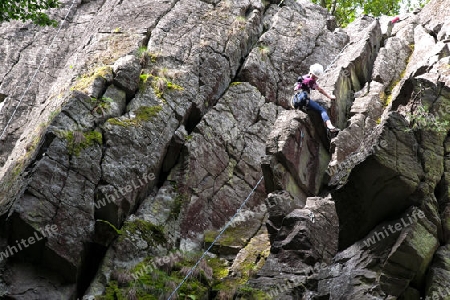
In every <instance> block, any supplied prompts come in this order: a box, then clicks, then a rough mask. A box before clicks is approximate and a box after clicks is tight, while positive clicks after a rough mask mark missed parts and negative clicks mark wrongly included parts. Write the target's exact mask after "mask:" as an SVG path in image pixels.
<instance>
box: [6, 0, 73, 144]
mask: <svg viewBox="0 0 450 300" xmlns="http://www.w3.org/2000/svg"><path fill="white" fill-rule="evenodd" d="M75 2H77V1H76V0H73V1H72V5H71V6H70V7H69V10H68V11H67V14H66V16H65V17H64V20H63V21H62V22H61V25H59V28H58V31H57V32H56V34H55V36H54V37H53V39H52V42H51V43H50V45H49V46H48V48H47V52H48V51H49V49H51V48H52V46H53V43H54V42H55V39H56V37H57V36H58V34H59V32H60V31H61V29H62V27H63V25H64V23H65V22H66V19H67V17H68V16H69V14H70V12H71V11H72V7H73V6H74V4H75ZM46 59H47V53H45V55H44V57H43V58H42V59H41V61H40V63H39V65H38V68H37V69H36V71H35V72H34V74H33V77H32V78H31V80H30V81H29V82H28V86H27V87H26V89H25V90H24V91H23V93H22V96H21V97H20V100H19V102H18V103H17V105H16V107H15V109H14V111H13V113H12V115H11V117H10V118H9V120H8V122H7V123H6V125H5V128H4V129H3V132H2V134H0V140H1V138H2V137H3V135H4V134H5V132H6V129H8V127H9V125H10V124H11V122H12V120H13V118H14V116H15V114H16V112H17V109H18V108H19V106H20V105H21V104H22V101H23V98H24V97H25V95H26V94H27V92H28V90H29V89H30V86H31V84H32V83H33V81H34V80H35V79H36V75H37V73H38V72H39V70H40V68H41V66H42V64H43V62H44V61H45V60H46Z"/></svg>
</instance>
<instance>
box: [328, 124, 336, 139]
mask: <svg viewBox="0 0 450 300" xmlns="http://www.w3.org/2000/svg"><path fill="white" fill-rule="evenodd" d="M338 133H339V128H336V127H335V128H327V136H328V139H330V140H331V139H332V138H335V137H336V136H337V135H338Z"/></svg>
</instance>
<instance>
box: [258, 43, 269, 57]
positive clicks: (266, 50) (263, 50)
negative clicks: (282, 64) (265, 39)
mask: <svg viewBox="0 0 450 300" xmlns="http://www.w3.org/2000/svg"><path fill="white" fill-rule="evenodd" d="M258 50H259V52H260V53H261V55H262V56H263V57H264V56H267V55H268V54H269V53H270V49H269V47H267V46H265V45H259V46H258Z"/></svg>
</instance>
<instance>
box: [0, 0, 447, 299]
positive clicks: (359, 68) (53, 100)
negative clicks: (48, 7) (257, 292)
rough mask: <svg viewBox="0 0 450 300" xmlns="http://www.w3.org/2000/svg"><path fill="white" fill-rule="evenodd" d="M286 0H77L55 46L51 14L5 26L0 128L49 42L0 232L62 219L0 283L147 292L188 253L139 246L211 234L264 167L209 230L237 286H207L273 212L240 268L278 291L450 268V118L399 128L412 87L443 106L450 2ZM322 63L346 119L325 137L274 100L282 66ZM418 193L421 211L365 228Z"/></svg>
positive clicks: (17, 134)
mask: <svg viewBox="0 0 450 300" xmlns="http://www.w3.org/2000/svg"><path fill="white" fill-rule="evenodd" d="M63 2H64V1H63ZM64 4H65V6H63V7H62V9H61V10H55V11H54V12H53V13H54V14H55V16H57V17H58V18H61V17H63V16H64V15H65V13H67V12H68V9H69V7H70V6H69V5H70V4H71V2H69V1H67V2H64ZM278 4H281V1H259V0H245V1H242V0H231V1H215V0H214V1H192V0H179V1H162V2H161V1H151V0H146V1H140V2H139V3H137V2H136V1H110V0H107V1H103V2H101V3H100V2H97V1H82V2H81V3H76V4H75V6H73V7H71V9H72V11H71V12H69V19H70V22H67V23H66V24H65V25H64V28H63V29H62V32H61V36H60V38H58V39H57V40H56V43H54V44H53V46H52V47H50V51H47V52H48V53H47V52H46V51H45V50H46V48H45V47H46V46H47V45H50V41H51V37H52V34H53V33H56V32H55V30H54V29H51V28H47V29H38V28H36V27H34V26H32V25H29V24H25V25H20V24H18V23H11V24H8V25H5V24H2V25H1V26H0V34H2V37H3V40H4V41H5V43H3V44H2V45H1V46H0V53H1V54H3V53H4V54H5V55H0V67H1V68H0V69H2V71H1V72H0V93H1V94H0V98H1V99H3V98H4V97H3V96H2V95H7V96H9V97H8V98H7V99H6V100H5V101H4V102H3V103H4V105H3V108H1V109H2V116H1V117H0V124H3V126H4V125H5V124H6V123H7V122H8V118H9V117H10V116H11V114H12V111H13V110H14V109H15V104H17V103H18V101H19V99H20V97H21V93H22V92H23V91H25V90H26V89H25V87H26V86H24V83H23V82H24V81H27V80H25V79H27V78H30V77H31V75H32V74H33V72H34V71H35V69H36V67H37V65H38V64H39V63H40V62H41V59H42V58H44V56H45V57H46V61H45V64H44V65H43V66H42V69H41V71H39V72H38V73H37V75H36V80H35V82H34V83H33V84H32V85H31V86H30V89H28V90H27V91H26V93H25V97H24V101H23V103H22V105H21V106H20V107H19V109H18V111H17V116H15V118H14V120H13V122H12V123H11V126H10V127H8V129H7V133H6V136H4V137H2V140H3V142H4V143H3V144H2V146H1V147H2V148H1V150H0V165H4V166H3V168H2V170H1V171H0V174H1V175H0V177H2V180H4V181H2V184H1V187H0V203H1V204H2V205H1V206H0V211H1V212H2V213H3V215H4V218H1V220H2V227H4V228H2V231H1V232H2V235H3V236H2V239H1V240H0V241H1V243H0V244H1V245H2V249H0V250H3V249H4V248H5V247H7V246H8V245H7V243H8V242H10V241H16V240H21V239H22V238H23V239H27V238H28V237H29V236H30V235H32V234H33V233H34V232H35V231H37V230H41V228H42V227H44V228H45V226H46V225H47V226H49V225H56V226H57V227H58V232H57V233H56V234H54V235H52V236H48V237H47V238H46V239H43V240H41V241H40V242H39V243H36V244H35V245H32V246H30V247H29V249H25V250H23V252H21V253H16V254H14V255H13V257H12V258H11V259H5V260H4V261H2V265H1V267H2V270H4V272H2V274H3V275H2V276H1V279H0V294H1V295H7V294H8V293H9V294H10V295H11V297H16V298H20V297H22V298H30V299H32V298H33V297H35V298H37V299H47V298H61V297H62V298H65V299H76V298H77V297H78V298H80V297H81V296H82V293H84V294H85V295H86V296H87V295H102V294H105V293H108V294H111V293H113V294H116V295H115V296H114V297H117V298H121V296H123V297H130V298H133V297H137V294H139V293H143V292H144V291H146V294H149V293H150V294H152V295H153V294H155V292H154V291H153V290H151V292H148V290H146V289H148V288H149V287H148V286H147V287H145V284H147V285H148V284H149V282H150V281H149V278H150V277H149V274H152V276H153V275H154V274H156V273H158V274H161V273H159V271H161V272H163V271H164V270H166V271H169V272H170V271H173V272H175V273H177V272H180V273H183V272H185V271H186V269H187V267H188V266H191V265H194V262H192V261H189V262H188V263H186V261H184V263H185V265H183V270H174V269H173V268H172V267H173V266H176V265H177V263H178V262H179V261H180V259H181V258H180V257H179V256H178V255H176V257H174V259H169V262H168V263H162V264H159V263H156V264H157V265H158V266H157V268H158V272H151V271H150V270H153V271H156V270H155V269H154V267H151V269H148V268H147V266H148V264H149V262H152V260H153V259H154V258H155V257H159V258H158V262H160V261H161V259H162V258H161V256H166V255H168V254H169V251H171V250H176V249H179V248H181V249H184V250H203V249H205V247H206V246H208V245H209V243H210V242H211V241H210V240H208V239H207V238H206V239H205V231H206V230H212V231H213V232H219V230H220V229H221V228H223V226H224V225H225V224H227V222H228V221H230V218H231V217H232V216H234V214H235V213H236V210H237V208H239V207H240V205H241V203H242V201H244V200H245V199H246V197H247V196H249V195H250V193H251V192H252V189H253V188H254V187H255V185H256V184H257V183H258V182H260V184H259V185H258V188H257V189H256V190H255V193H254V194H253V195H251V197H250V198H249V199H248V202H247V203H246V206H245V207H244V208H243V209H242V210H241V211H240V213H239V214H238V215H236V218H235V219H233V220H232V223H233V229H236V230H231V231H230V232H228V234H227V233H226V232H225V235H224V236H223V237H222V238H221V239H219V240H218V241H217V244H216V245H214V246H213V247H212V248H211V249H212V251H213V252H216V253H218V254H219V256H220V255H222V256H223V257H225V258H227V259H228V260H229V265H227V266H231V269H232V272H228V274H229V275H224V276H225V277H226V281H227V282H228V283H233V284H235V285H230V286H226V287H225V288H223V286H222V290H220V291H217V286H220V285H215V287H214V289H215V290H214V291H213V292H214V293H216V292H217V295H219V294H220V296H221V297H222V296H223V297H225V296H230V295H228V294H230V293H231V294H232V290H233V289H234V288H236V286H237V284H238V283H241V282H243V281H245V280H247V278H248V276H252V274H251V273H252V272H251V271H250V270H249V267H248V265H247V264H248V263H254V264H255V265H257V267H258V268H259V267H261V265H262V264H263V262H264V261H265V258H266V255H267V251H266V250H264V245H266V246H267V236H266V235H265V233H263V231H264V230H261V226H262V225H263V222H264V220H265V216H267V211H268V212H269V213H268V217H269V219H268V221H267V226H266V227H267V230H268V232H269V234H270V241H271V242H272V250H273V251H272V253H271V254H270V255H269V257H268V258H267V261H266V263H265V265H264V267H263V268H262V270H261V271H260V272H259V274H258V276H260V277H259V278H253V279H252V280H251V281H250V283H251V286H254V287H261V285H264V287H261V288H262V289H263V290H264V291H266V292H267V293H268V294H269V295H272V296H273V297H274V298H276V299H298V298H301V297H303V298H305V297H306V298H310V299H347V298H348V299H367V298H369V297H370V298H371V299H375V298H377V299H378V298H379V299H396V298H398V299H414V300H416V299H419V297H420V296H424V295H432V294H433V292H436V291H438V290H439V288H440V287H444V286H445V284H444V283H443V282H445V280H447V279H446V278H447V277H446V276H447V274H446V272H447V266H446V265H445V264H444V263H442V261H443V259H442V257H444V256H445V253H446V252H445V251H446V250H442V248H441V250H440V251H441V252H442V253H443V254H442V255H441V252H438V254H437V255H435V260H434V262H432V259H433V254H434V253H435V251H436V249H437V248H438V246H439V244H443V245H445V244H447V242H448V241H447V240H448V232H449V228H448V222H449V221H448V220H449V218H448V214H449V213H448V211H449V208H448V207H449V205H448V191H447V189H448V178H447V177H448V174H446V173H448V168H447V167H446V166H445V165H446V160H445V157H444V156H445V155H447V154H448V153H447V152H448V151H447V150H448V145H446V143H445V139H446V130H447V129H445V130H444V132H442V133H438V132H434V131H433V130H430V128H419V129H417V128H415V129H414V130H413V131H411V130H409V129H410V127H411V126H412V124H413V121H412V119H411V113H413V112H415V111H416V108H417V106H418V105H419V104H423V105H425V106H427V108H428V109H429V112H430V113H431V114H433V115H434V116H436V117H439V119H440V120H444V121H445V120H448V119H449V117H448V113H447V109H446V107H447V106H449V105H450V103H449V99H450V90H449V83H450V79H449V78H450V77H449V72H448V64H449V54H450V49H449V47H448V42H449V41H448V39H447V37H448V32H447V31H448V29H447V27H448V20H447V19H448V15H449V14H448V7H447V6H445V7H443V8H442V9H441V8H439V5H441V6H443V0H433V1H432V2H431V3H430V4H429V5H428V6H427V7H426V8H425V9H424V10H423V11H422V12H421V13H417V14H414V15H412V14H408V15H407V16H406V17H402V18H401V20H400V21H399V22H397V23H395V24H391V23H389V20H388V17H382V18H381V19H374V18H371V17H368V16H365V17H362V18H359V19H358V20H357V21H356V22H355V23H353V24H351V25H349V27H348V28H347V29H336V30H335V28H334V27H335V25H334V20H333V19H330V18H328V16H327V12H326V11H325V10H324V9H323V8H320V7H318V6H315V5H313V4H311V3H310V2H309V1H306V0H304V1H303V0H302V1H290V0H289V1H283V4H282V5H278ZM433 11H434V12H436V11H439V12H442V14H439V15H438V16H434V15H433ZM129 16H135V17H134V18H132V20H130V17H129ZM332 30H333V31H332ZM11 41H14V47H10V46H11V45H12V42H11ZM344 45H348V46H347V47H346V48H345V49H343V46H344ZM141 46H147V49H144V47H141ZM410 46H411V47H410ZM412 46H414V47H412ZM138 48H139V49H138ZM342 49H343V52H342V54H341V55H340V56H339V57H336V55H337V54H338V53H339V52H340V51H341V50H342ZM412 50H413V51H412ZM411 51H412V55H411V56H410V53H411ZM408 57H409V60H408ZM50 58H51V59H50ZM119 58H120V59H119ZM335 58H336V61H335V63H334V64H333V65H329V64H330V63H331V61H333V60H334V59H335ZM118 59H119V60H118ZM315 62H319V63H321V64H323V65H324V66H325V67H328V68H327V72H326V73H325V75H324V76H323V77H322V78H320V80H319V84H320V85H321V86H322V87H324V89H325V90H326V91H327V92H328V93H329V94H335V95H336V96H337V101H336V103H332V104H333V105H331V110H330V116H331V118H332V121H333V123H335V124H337V125H338V126H339V127H340V128H341V129H344V128H345V127H346V128H345V129H344V130H343V131H341V133H340V134H339V135H338V137H337V138H335V139H334V140H333V141H332V142H331V147H329V146H330V143H329V141H328V140H327V139H326V136H325V130H324V128H323V124H322V121H321V120H320V117H319V116H318V115H317V114H315V113H314V112H310V113H308V115H306V114H303V113H301V112H295V111H290V112H286V111H283V106H284V107H287V106H286V104H287V101H288V100H289V99H290V96H291V95H292V82H293V81H294V80H295V79H296V78H297V76H298V75H300V74H304V73H306V72H307V71H308V67H309V65H310V64H312V63H315ZM406 64H407V66H406ZM404 70H405V71H404ZM402 75H404V76H403V78H401V77H402ZM76 77H77V79H75V78H76ZM28 82H29V81H27V82H26V83H28ZM37 83H39V84H37ZM383 93H384V96H383ZM312 98H313V99H315V100H316V99H317V100H318V101H319V102H320V103H321V104H322V105H324V106H325V107H327V108H328V107H330V103H329V101H324V100H323V99H322V98H323V97H321V96H320V95H319V94H318V93H316V92H314V93H313V94H312ZM391 99H392V102H391ZM63 103H64V105H63V106H62V104H63ZM61 106H62V108H61V113H58V112H59V108H60V107H61ZM55 116H56V117H55ZM54 117H55V118H54ZM16 118H17V119H16ZM277 118H278V120H277ZM49 124H50V126H49V127H48V125H49ZM274 124H275V125H274ZM422 125H423V124H422ZM422 125H421V126H422ZM47 127H48V129H47ZM422 127H424V126H422ZM266 142H267V143H266ZM265 143H266V153H264V145H265ZM365 150H366V151H365ZM264 154H265V155H266V156H264ZM330 155H331V157H332V158H333V160H334V161H335V162H337V163H339V164H340V165H341V167H342V168H341V169H339V170H338V172H336V173H335V174H334V172H328V174H325V171H326V166H327V164H328V162H329V160H330ZM7 156H8V157H7ZM260 166H261V167H260ZM331 166H333V165H331ZM261 169H262V170H261ZM330 169H331V168H330ZM330 169H329V170H330ZM6 170H9V172H8V173H7V174H6V176H3V174H5V172H6ZM261 171H262V172H261ZM261 173H263V174H264V178H262V177H261V175H262V174H261ZM327 177H330V183H331V184H330V185H329V186H327V185H326V184H325V183H326V182H327V180H328V178H327ZM260 179H261V181H259V180H260ZM4 183H5V184H4ZM264 189H265V190H264ZM283 191H286V192H283ZM269 192H273V193H272V194H271V195H270V196H269V197H267V199H266V205H265V206H262V205H264V204H263V199H264V198H265V197H266V194H267V193H269ZM329 193H331V194H332V195H333V199H332V200H331V199H326V200H323V199H322V198H321V196H322V197H323V196H325V195H328V194H329ZM309 196H317V197H309ZM308 197H309V198H308ZM332 201H336V202H335V203H333V202H332ZM275 202H276V204H275V205H276V206H275V207H274V206H273V205H272V204H273V203H275ZM271 205H272V207H271ZM305 205H306V206H305ZM334 205H336V210H337V215H336V212H335V210H334ZM412 205H415V206H417V207H419V208H420V212H423V213H424V214H425V217H423V218H420V220H418V221H414V222H411V224H410V225H407V226H406V225H404V226H402V228H400V229H401V230H397V229H396V231H395V234H394V233H392V232H391V233H392V234H389V236H386V237H384V238H382V239H381V238H380V239H379V240H378V241H377V240H373V238H374V236H376V237H379V236H381V233H384V234H385V235H387V231H388V230H390V229H389V228H390V227H389V226H394V228H395V226H396V224H397V223H399V222H401V221H402V218H409V216H412V215H411V214H412V212H413V211H416V210H417V209H416V208H414V209H413V208H411V206H412ZM269 208H270V209H269ZM417 211H419V210H417ZM408 214H409V215H408ZM338 220H339V224H340V228H339V230H338V228H337V224H338ZM238 223H239V224H238ZM235 224H238V226H234V225H235ZM400 224H403V223H400ZM403 227H404V228H403ZM338 236H339V239H338ZM209 237H210V236H209ZM230 239H231V242H230ZM370 241H375V242H374V243H371V242H370ZM255 244H258V245H257V247H254V249H253V246H255ZM10 245H14V244H10ZM221 246H222V248H220V247H221ZM260 246H261V247H260ZM337 249H340V250H342V252H340V253H338V254H336V251H337ZM224 252H226V253H224ZM235 253H239V254H238V257H237V259H235V260H234V258H235ZM181 256H183V259H184V258H185V255H181ZM186 256H187V255H186ZM208 256H209V255H208ZM223 257H222V258H223ZM162 260H164V259H162ZM232 260H234V262H231V261H232ZM411 261H414V264H413V265H412V264H411ZM325 262H326V264H329V265H326V264H325ZM320 263H323V265H321V264H320ZM25 264H26V267H24V265H25ZM317 264H319V266H318V267H317V268H316V266H317ZM42 265H45V267H46V269H47V270H45V278H46V279H45V280H41V279H39V278H38V274H37V273H38V272H37V271H38V270H40V269H41V267H42ZM430 265H432V267H431V268H429V266H430ZM142 266H144V267H145V269H144V271H145V272H147V273H145V272H144V273H140V272H139V273H140V275H139V276H137V275H136V273H137V271H138V270H139V268H141V267H142ZM199 267H201V268H203V267H205V264H204V262H202V263H201V264H200V265H199ZM176 268H178V266H177V267H176ZM205 270H206V271H205ZM227 270H228V269H227V268H225V270H222V271H221V272H222V274H225V273H227ZM203 272H204V275H205V277H204V278H203V279H206V282H208V283H207V285H208V287H207V288H206V287H205V289H206V290H208V289H209V287H210V286H211V285H209V279H208V278H207V277H208V276H211V275H208V274H210V273H209V270H208V269H203ZM95 273H96V275H95ZM428 274H432V278H431V279H430V278H428ZM133 275H136V276H133ZM178 275H179V273H178ZM225 277H224V278H225ZM92 278H94V279H93V280H91V279H92ZM136 278H139V280H137V281H133V280H134V279H136ZM153 279H156V278H154V277H151V280H153ZM179 279H180V278H177V280H179ZM177 280H175V281H177ZM91 281H92V282H91ZM175 281H173V280H172V279H171V280H166V282H164V285H165V288H166V289H167V290H169V289H172V288H174V287H173V284H174V282H175ZM143 282H145V284H144V286H141V283H143ZM155 282H156V280H155ZM33 283H35V284H36V286H38V288H35V289H34V290H33V292H32V291H31V290H30V287H31V286H32V285H33ZM116 284H117V286H118V288H115V285H116ZM155 284H156V283H155ZM158 284H159V283H158ZM89 285H90V286H89ZM88 286H89V288H88ZM150 288H151V287H150ZM86 289H87V290H86ZM85 290H86V292H84V291H85ZM228 290H229V291H228ZM34 292H35V293H34ZM227 292H229V293H227ZM245 292H246V291H245V289H243V290H240V291H239V292H238V294H239V293H241V294H244V293H245ZM133 293H134V294H133ZM167 293H169V291H165V293H163V294H161V295H157V296H160V297H161V298H168V294H167ZM205 293H208V292H205ZM120 294H122V295H120ZM201 294H202V293H200V292H199V294H198V295H196V296H199V297H201ZM202 295H204V293H203V294H202ZM247 296H248V295H245V296H243V297H247ZM230 297H231V296H230Z"/></svg>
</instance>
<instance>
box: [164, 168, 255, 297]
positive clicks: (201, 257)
mask: <svg viewBox="0 0 450 300" xmlns="http://www.w3.org/2000/svg"><path fill="white" fill-rule="evenodd" d="M263 178H264V176H261V178H260V179H259V181H258V182H257V183H256V185H255V187H254V188H253V190H252V191H251V192H250V194H248V196H247V198H246V199H245V200H244V202H242V204H241V206H240V207H239V209H238V210H237V211H236V213H235V214H234V215H233V217H232V218H231V220H230V221H229V222H228V223H227V225H225V227H224V228H223V229H222V230H221V231H220V232H219V235H218V236H217V237H216V238H215V239H214V241H213V242H212V243H211V245H210V246H209V247H208V249H206V251H205V252H203V254H202V256H200V258H199V259H198V261H197V262H196V263H195V265H194V266H193V267H192V268H191V270H190V271H189V273H187V274H186V276H185V277H184V279H183V280H182V281H181V283H180V284H179V285H178V286H177V287H176V288H175V290H174V291H173V292H172V294H170V296H169V298H167V300H170V299H171V298H172V296H173V295H175V293H176V292H177V291H178V290H179V289H180V288H181V286H182V285H183V284H184V283H185V282H186V280H187V279H188V278H189V276H191V274H192V272H194V270H195V268H197V266H198V264H199V263H200V262H201V261H202V259H203V258H204V257H205V255H206V253H208V252H209V250H210V249H211V248H212V246H214V244H215V243H216V242H217V240H218V239H219V238H220V236H221V235H222V234H223V233H224V231H225V230H226V229H227V228H228V227H229V226H230V224H231V223H232V222H233V220H234V219H235V218H236V217H237V215H238V214H239V213H240V212H241V209H242V208H243V207H244V205H245V204H246V203H247V201H248V199H250V196H251V195H252V194H253V193H254V192H255V190H256V188H257V187H258V185H259V184H260V183H261V181H262V179H263Z"/></svg>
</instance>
